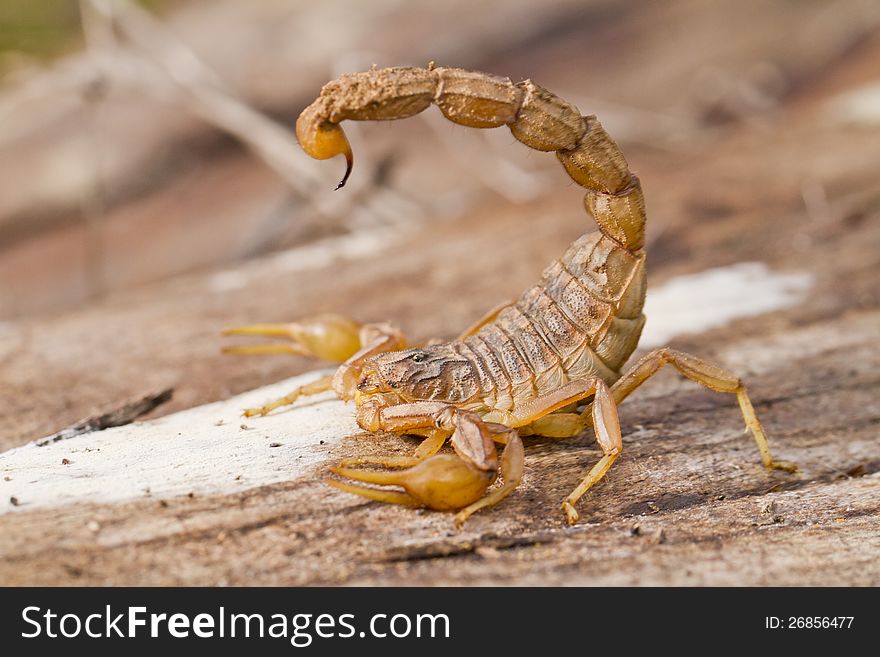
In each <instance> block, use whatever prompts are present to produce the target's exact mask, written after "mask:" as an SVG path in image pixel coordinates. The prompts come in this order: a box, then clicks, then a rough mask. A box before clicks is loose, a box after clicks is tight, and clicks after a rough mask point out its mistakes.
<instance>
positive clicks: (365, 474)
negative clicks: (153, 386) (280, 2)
mask: <svg viewBox="0 0 880 657" xmlns="http://www.w3.org/2000/svg"><path fill="white" fill-rule="evenodd" d="M431 104H435V105H437V106H438V107H439V108H440V111H441V112H442V113H443V115H444V116H445V117H446V118H447V119H449V120H450V121H452V122H454V123H457V124H460V125H464V126H469V127H473V128H495V127H500V126H505V125H506V126H507V127H509V128H510V131H511V132H512V133H513V136H514V137H515V138H516V139H517V140H518V141H520V142H522V143H524V144H525V145H526V146H529V147H531V148H533V149H536V150H539V151H555V153H556V156H557V158H558V159H559V161H560V162H561V163H562V165H563V167H565V170H566V171H567V172H568V175H569V176H570V177H571V178H572V179H573V180H574V181H575V182H576V183H577V184H579V185H581V186H582V187H584V188H586V190H587V192H586V196H585V198H584V205H585V207H586V210H587V212H588V213H590V214H591V215H592V216H593V217H594V218H595V221H596V223H597V224H598V227H599V230H598V231H595V232H592V233H588V234H586V235H584V236H583V237H581V238H579V239H578V240H577V241H575V242H574V243H573V244H572V245H571V246H570V248H569V249H568V251H567V252H566V253H565V254H564V255H563V256H562V257H561V258H559V259H558V260H554V261H553V262H552V263H551V264H550V266H549V267H547V268H546V270H545V271H544V273H543V276H542V278H541V280H540V281H539V282H538V284H537V285H535V286H534V287H532V288H530V289H528V290H526V291H525V292H524V293H523V294H522V296H521V297H520V298H519V299H517V300H516V301H514V302H510V303H506V304H503V305H500V306H498V307H496V308H494V309H492V310H491V311H490V312H489V313H487V314H486V315H485V316H484V317H483V318H482V319H481V320H480V321H479V322H477V323H476V324H474V325H473V326H471V327H470V328H468V329H467V330H466V331H464V332H463V333H462V334H461V335H460V336H459V337H458V338H456V339H454V340H452V341H449V342H439V343H427V344H426V345H423V346H409V348H408V345H407V342H406V339H405V338H404V335H403V333H402V332H401V331H400V330H399V329H397V328H395V327H394V326H392V325H390V324H388V323H372V324H363V325H361V324H358V323H356V322H354V321H352V320H350V319H346V318H344V317H340V316H336V315H323V316H318V317H311V318H308V319H304V320H301V321H298V322H293V323H290V324H269V325H266V324H261V325H254V326H244V327H239V328H234V329H230V330H228V331H227V333H230V334H251V335H255V334H256V335H269V336H276V337H285V338H288V339H289V340H290V342H288V343H284V344H269V345H248V346H238V347H231V348H228V349H227V350H226V351H228V352H233V353H279V352H287V353H293V354H300V355H310V356H315V357H319V358H324V359H330V360H334V361H337V362H341V363H342V364H341V365H340V367H339V369H338V370H336V372H335V374H333V375H332V376H327V377H324V378H321V379H319V380H317V381H315V382H313V383H310V384H308V385H305V386H303V387H301V388H298V389H297V390H294V391H293V392H291V393H290V394H289V395H287V396H285V397H283V398H281V399H278V400H276V401H273V402H271V403H269V404H267V405H266V406H263V407H262V408H257V409H249V410H247V411H245V414H246V415H248V416H252V415H265V414H267V413H269V412H270V411H272V410H273V409H276V408H278V407H280V406H284V405H287V404H292V403H293V402H294V401H296V400H297V399H298V398H299V397H301V396H303V395H310V394H314V393H318V392H323V391H328V390H333V391H335V393H336V394H337V395H338V396H339V397H340V398H341V399H344V400H353V401H354V402H355V405H356V407H357V422H358V424H359V425H360V426H361V427H362V428H363V429H365V430H366V431H368V432H391V433H396V434H415V435H418V436H421V437H423V441H422V442H421V443H420V445H419V447H418V448H417V449H416V450H415V451H414V453H413V454H412V455H411V456H408V457H400V456H389V457H384V458H383V457H379V458H376V457H370V458H358V459H348V460H346V461H343V462H342V463H341V464H340V465H339V466H337V467H334V468H331V472H333V473H334V474H335V475H337V476H338V477H339V479H328V483H330V484H332V485H333V486H335V487H337V488H339V489H342V490H344V491H348V492H351V493H357V494H358V495H363V496H365V497H369V498H372V499H375V500H381V501H383V502H390V503H394V504H403V505H407V506H413V507H428V508H431V509H438V510H458V513H457V515H456V516H455V522H456V525H458V526H461V524H462V523H463V522H464V521H465V520H466V519H467V518H468V517H469V516H470V515H471V514H473V513H474V512H475V511H477V510H479V509H481V508H483V507H487V506H490V505H493V504H496V503H497V502H499V501H501V500H502V499H504V498H505V497H507V496H508V495H509V494H510V493H511V492H512V491H513V490H514V489H515V488H516V487H517V485H518V484H519V482H520V480H521V478H522V474H523V459H524V454H523V446H522V442H521V441H520V436H521V435H539V436H548V437H553V438H564V437H569V436H576V435H578V434H580V433H582V432H583V431H585V430H586V429H588V428H589V427H591V426H592V427H593V429H594V431H595V434H596V439H597V442H598V445H599V447H600V448H601V450H602V457H601V458H600V459H599V461H598V462H597V463H596V464H595V465H593V467H592V468H591V469H590V471H589V472H588V473H587V475H586V476H585V477H584V479H583V481H581V483H580V484H579V485H578V486H577V487H576V488H575V489H574V490H573V491H572V492H571V493H570V494H569V495H568V497H566V498H565V500H564V501H563V502H562V507H563V509H564V511H565V514H566V516H567V519H568V522H569V523H572V524H573V523H575V522H577V520H578V512H577V511H576V510H575V505H576V504H577V502H578V500H579V499H580V498H581V497H582V496H583V495H584V493H586V492H587V491H588V490H589V489H590V488H591V487H592V486H593V485H594V484H595V483H596V482H598V481H599V480H601V479H602V477H603V476H604V475H605V473H607V472H608V469H609V468H610V467H611V465H612V464H613V463H614V462H615V460H617V458H618V457H619V456H620V453H621V449H622V442H621V433H620V424H619V421H618V416H617V406H618V405H619V404H620V403H621V402H622V401H623V400H624V399H626V397H628V396H629V395H630V393H632V392H633V391H634V390H635V389H636V388H637V387H639V386H640V385H641V384H642V383H644V382H645V381H646V380H647V379H649V378H650V377H651V376H652V375H653V374H654V373H656V372H657V371H658V370H659V369H660V368H661V367H663V366H664V365H666V364H670V365H672V366H673V367H674V368H675V369H677V370H678V371H679V372H680V373H681V374H682V375H684V376H685V377H687V378H689V379H691V380H693V381H696V382H697V383H701V384H703V385H704V386H706V387H708V388H710V389H712V390H716V391H718V392H727V393H731V394H734V395H736V398H737V401H738V402H739V405H740V409H741V411H742V415H743V418H744V420H745V423H746V426H747V427H748V429H749V430H750V431H751V434H752V436H753V438H754V440H755V442H756V443H757V446H758V450H759V452H760V454H761V459H762V461H763V463H764V465H765V466H766V467H767V468H778V469H782V470H787V471H794V470H795V469H796V468H795V466H793V465H792V464H789V463H786V462H780V461H775V460H774V459H773V458H772V456H771V454H770V449H769V447H768V444H767V438H766V435H765V433H764V430H763V428H762V426H761V423H760V422H759V421H758V418H757V416H756V414H755V411H754V409H753V407H752V404H751V402H750V400H749V396H748V394H747V393H746V389H745V387H744V386H743V384H742V382H741V381H740V379H739V378H738V377H737V376H736V375H734V374H732V373H730V372H728V371H726V370H724V369H722V368H721V367H719V366H717V365H714V364H712V363H710V362H707V361H705V360H703V359H701V358H698V357H696V356H691V355H689V354H685V353H682V352H679V351H675V350H673V349H669V348H663V349H657V350H655V351H652V352H650V353H648V354H647V355H645V356H644V357H643V358H641V359H640V360H639V361H638V362H637V363H636V364H635V365H634V366H632V367H631V368H630V369H628V370H627V371H626V372H625V373H623V374H621V371H622V367H623V365H624V364H625V363H626V361H627V359H628V358H629V357H630V355H631V354H632V352H633V351H634V350H635V348H636V346H637V344H638V341H639V336H640V334H641V331H642V327H643V326H644V324H645V316H644V315H643V314H642V306H643V304H644V300H645V290H646V279H645V251H644V245H645V239H644V237H645V203H644V198H643V196H642V189H641V185H640V184H639V180H638V178H636V176H635V175H633V174H632V173H631V172H630V170H629V167H628V165H627V162H626V160H625V159H624V157H623V155H622V153H621V152H620V150H619V148H618V146H617V144H616V143H615V142H614V141H613V140H612V139H611V138H610V137H609V136H608V134H607V133H606V131H605V130H604V129H603V128H602V126H601V125H600V123H599V121H598V120H597V119H596V117H594V116H581V114H580V112H579V111H578V110H577V108H575V107H574V106H573V105H571V104H569V103H567V102H565V101H564V100H562V99H560V98H558V97H557V96H555V95H553V94H552V93H550V92H549V91H547V90H545V89H543V88H541V87H539V86H538V85H536V84H535V83H533V82H532V81H531V80H525V81H522V82H517V83H513V82H511V80H509V79H508V78H502V77H496V76H493V75H487V74H485V73H478V72H472V71H466V70H461V69H456V68H438V67H434V66H433V63H432V64H430V65H429V66H428V67H427V68H425V69H422V68H387V69H374V70H371V71H367V72H363V73H355V74H352V75H343V76H341V77H340V78H339V79H337V80H334V81H333V82H330V83H328V84H327V85H325V86H324V87H323V89H321V93H320V95H319V96H318V98H317V100H315V101H314V102H313V103H312V104H311V105H309V106H308V107H307V108H306V109H305V110H304V111H303V112H302V114H301V115H300V117H299V119H298V120H297V123H296V135H297V138H298V140H299V143H300V144H301V145H302V148H303V149H304V150H305V151H306V153H308V154H309V155H311V156H312V157H314V158H317V159H326V158H331V157H334V156H336V155H344V156H345V158H346V161H347V168H346V172H345V177H344V178H343V180H342V182H340V184H339V186H340V187H341V186H342V185H343V184H344V183H345V181H346V180H347V178H348V176H349V174H350V173H351V168H352V163H353V156H352V151H351V147H350V145H349V143H348V139H347V138H346V136H345V133H344V132H343V130H342V128H341V127H340V125H339V124H340V123H341V122H342V121H344V120H346V119H348V120H355V121H364V120H391V119H399V118H404V117H408V116H412V115H414V114H417V113H419V112H421V111H423V110H425V109H426V108H428V107H429V106H430V105H431ZM447 441H448V442H449V443H450V445H451V446H452V449H453V451H452V452H442V453H441V452H440V450H441V448H442V447H443V445H444V444H445V443H446V442H447ZM496 443H498V444H501V445H504V448H503V451H502V452H501V455H500V457H499V456H498V454H497V452H496V447H495V444H496ZM360 466H383V468H384V469H376V468H375V467H360ZM499 472H500V475H501V484H500V485H498V486H495V487H494V488H491V489H490V487H491V486H492V484H493V483H494V482H495V479H496V477H497V475H498V473H499ZM355 481H357V482H361V483H354V482H355ZM363 484H372V485H369V486H365V485H363ZM487 491H488V492H487Z"/></svg>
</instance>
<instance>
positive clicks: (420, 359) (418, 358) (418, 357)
mask: <svg viewBox="0 0 880 657" xmlns="http://www.w3.org/2000/svg"><path fill="white" fill-rule="evenodd" d="M412 359H413V362H414V363H424V362H425V361H426V360H428V354H426V353H424V352H421V351H417V352H416V353H414V354H413V357H412Z"/></svg>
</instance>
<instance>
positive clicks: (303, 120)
mask: <svg viewBox="0 0 880 657" xmlns="http://www.w3.org/2000/svg"><path fill="white" fill-rule="evenodd" d="M432 103H433V104H436V105H437V106H438V107H439V108H440V111H441V112H443V115H444V116H445V117H446V118H447V119H449V120H450V121H452V122H453V123H458V124H460V125H464V126H468V127H472V128H497V127H499V126H502V125H506V126H508V127H509V128H510V131H511V132H512V133H513V136H514V137H515V138H516V139H517V140H519V141H521V142H522V143H524V144H525V145H526V146H529V147H530V148H533V149H535V150H539V151H556V156H557V157H558V158H559V161H560V162H562V165H563V166H564V167H565V170H566V171H567V172H568V175H569V176H571V178H572V180H574V181H575V182H576V183H578V184H579V185H581V186H582V187H585V188H587V195H586V197H585V199H584V205H585V207H586V209H587V211H588V212H590V213H591V214H592V215H593V216H594V217H595V219H596V222H597V223H598V224H599V228H600V229H601V231H602V232H603V233H604V234H605V235H607V236H608V237H610V238H611V239H613V240H614V241H616V242H618V243H619V244H621V245H622V246H623V247H625V248H626V249H628V250H629V251H637V250H639V249H641V248H642V246H643V245H644V234H645V201H644V198H643V196H642V189H641V186H640V184H639V180H638V178H636V177H635V176H634V175H633V174H632V173H630V171H629V167H628V165H627V163H626V160H625V159H624V157H623V154H622V153H621V152H620V149H619V148H618V146H617V144H615V143H614V141H613V140H612V139H611V137H609V136H608V133H607V132H605V129H604V128H603V127H602V126H601V125H600V124H599V121H598V120H596V117H594V116H581V115H580V112H579V111H578V109H577V108H576V107H574V105H571V104H570V103H567V102H565V101H564V100H562V99H561V98H559V97H557V96H555V95H554V94H552V93H550V92H549V91H547V90H546V89H543V88H542V87H539V86H538V85H536V84H535V83H533V82H532V81H531V80H524V81H522V82H517V83H515V84H514V83H513V82H511V81H510V79H508V78H501V77H496V76H493V75H488V74H486V73H477V72H473V71H465V70H462V69H457V68H435V67H434V66H433V65H432V64H431V65H429V66H428V68H426V69H422V68H386V69H375V70H371V71H366V72H363V73H354V74H351V75H343V76H342V77H340V78H339V79H337V80H334V81H333V82H330V83H328V84H326V85H324V87H323V88H322V89H321V94H320V95H319V96H318V98H317V100H315V102H313V103H312V104H311V105H309V106H308V107H307V108H306V109H305V110H303V112H302V114H301V115H300V117H299V119H298V120H297V122H296V136H297V139H298V140H299V143H300V144H301V145H302V147H303V150H305V151H306V153H308V154H309V155H311V156H312V157H314V158H317V159H321V160H323V159H327V158H331V157H334V156H336V155H345V157H346V161H347V164H348V166H347V168H346V172H345V176H344V177H343V179H342V182H340V183H339V186H338V187H337V189H339V187H342V186H343V185H344V184H345V182H346V180H347V179H348V176H349V174H350V173H351V168H352V165H353V161H354V160H353V156H352V152H351V146H350V145H349V143H348V139H347V138H346V136H345V133H344V132H343V130H342V128H341V127H340V126H339V123H340V122H342V121H344V120H346V119H351V120H354V121H377V120H378V121H381V120H392V119H402V118H406V117H408V116H413V115H414V114H418V113H419V112H422V111H424V110H425V109H427V108H428V107H429V106H430V105H431V104H432Z"/></svg>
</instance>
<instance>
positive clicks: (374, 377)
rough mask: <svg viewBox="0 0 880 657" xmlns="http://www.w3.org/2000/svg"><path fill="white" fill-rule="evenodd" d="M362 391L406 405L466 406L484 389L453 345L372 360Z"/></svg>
mask: <svg viewBox="0 0 880 657" xmlns="http://www.w3.org/2000/svg"><path fill="white" fill-rule="evenodd" d="M358 390H360V391H361V392H363V393H391V394H395V395H397V396H398V397H400V398H401V399H402V400H403V401H408V402H412V401H424V400H428V401H444V402H449V403H460V402H465V401H467V400H469V399H472V398H473V397H475V396H476V395H477V394H478V393H479V392H480V388H479V385H478V383H477V377H476V374H475V372H474V368H473V365H471V363H470V361H468V360H467V359H466V358H464V357H463V356H462V355H461V354H459V353H458V352H456V351H455V350H454V349H453V348H452V346H451V345H449V344H438V345H432V346H429V347H419V348H416V349H405V350H404V351H392V352H388V353H384V354H379V355H377V356H374V357H373V358H371V359H369V360H368V361H367V362H366V363H365V364H364V367H363V370H362V375H361V379H360V382H359V383H358Z"/></svg>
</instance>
